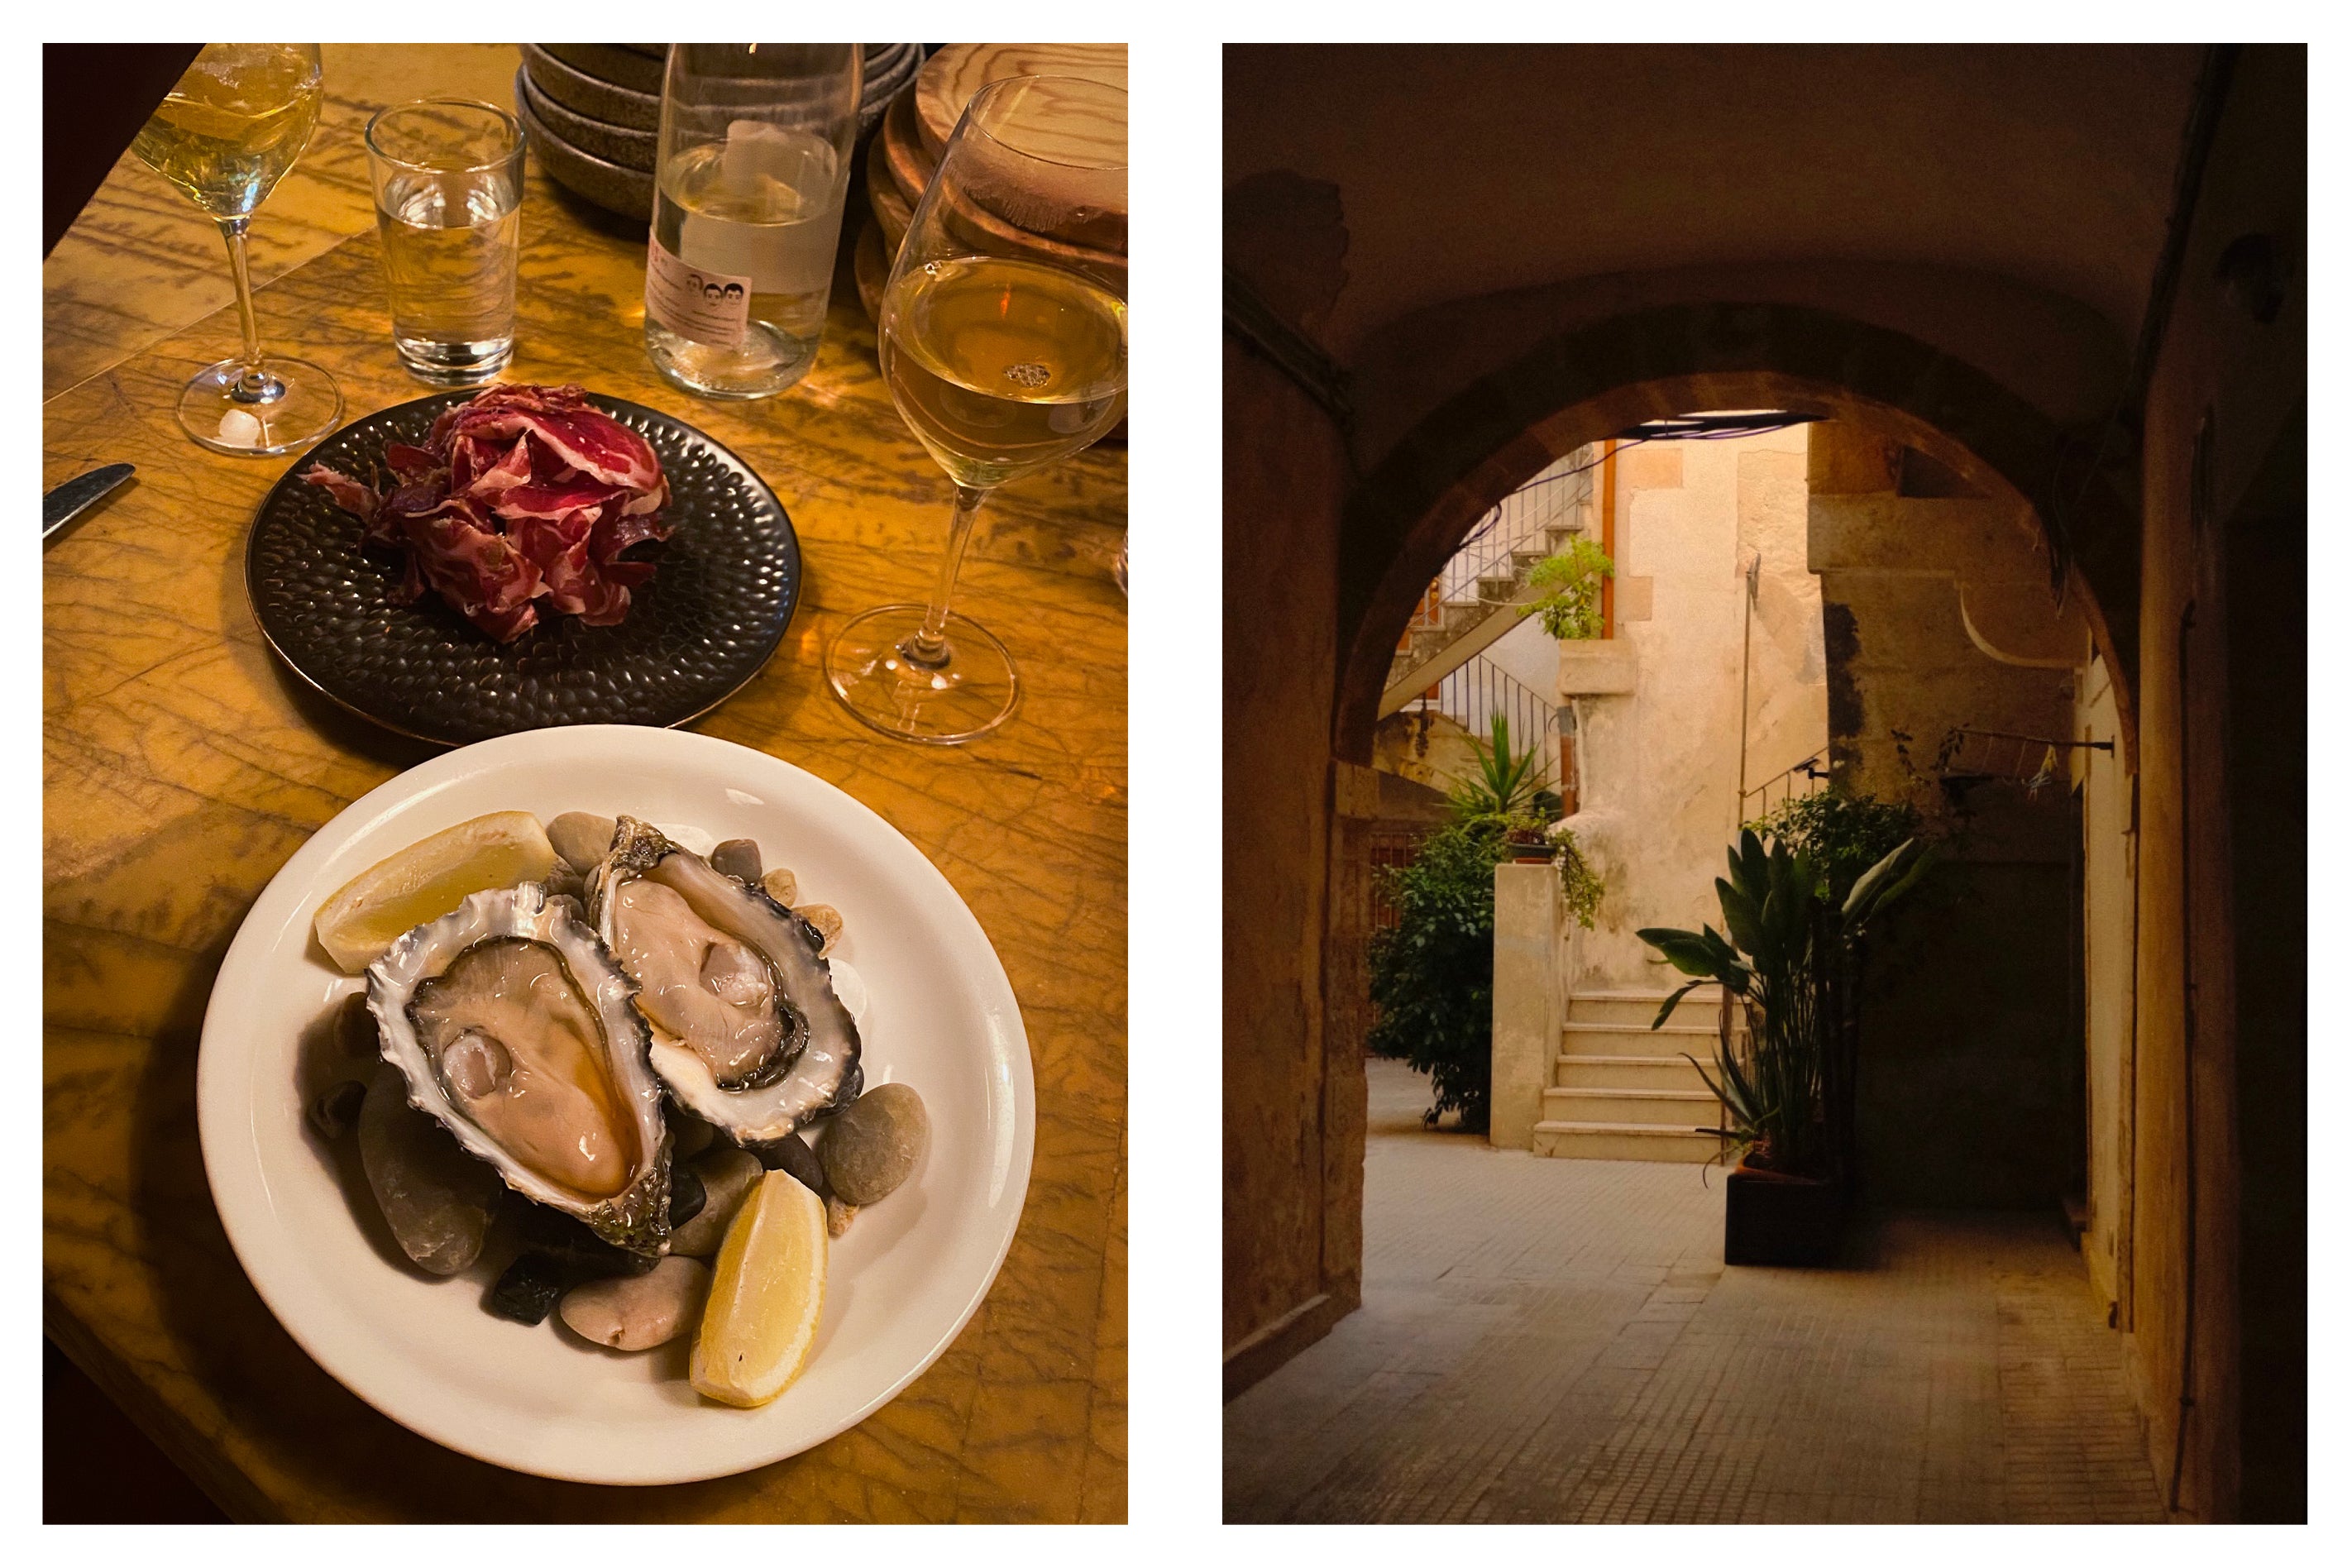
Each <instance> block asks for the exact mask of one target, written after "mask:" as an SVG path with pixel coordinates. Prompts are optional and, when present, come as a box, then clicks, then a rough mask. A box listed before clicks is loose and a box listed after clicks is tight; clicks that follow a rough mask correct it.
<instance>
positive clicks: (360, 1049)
mask: <svg viewBox="0 0 2352 1568" xmlns="http://www.w3.org/2000/svg"><path fill="white" fill-rule="evenodd" d="M335 1044H337V1045H338V1046H341V1047H342V1049H343V1054H344V1055H345V1056H351V1057H373V1056H378V1055H381V1054H382V1053H383V1037H381V1036H380V1035H379V1034H378V1033H377V1032H376V1026H375V1015H374V1014H373V1013H371V1012H369V1011H368V1005H367V992H366V991H365V990H364V989H362V990H359V991H354V992H352V994H350V995H348V996H346V997H344V998H343V1005H342V1006H341V1008H339V1009H338V1010H337V1011H336V1013H335Z"/></svg>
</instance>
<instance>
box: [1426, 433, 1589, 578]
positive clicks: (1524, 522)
mask: <svg viewBox="0 0 2352 1568" xmlns="http://www.w3.org/2000/svg"><path fill="white" fill-rule="evenodd" d="M1597 456H1598V454H1597V453H1596V452H1595V450H1594V449H1593V448H1592V447H1578V448H1577V449H1576V450H1575V451H1573V452H1570V454H1569V455H1568V456H1567V457H1565V458H1561V459H1560V460H1559V462H1557V463H1554V464H1553V465H1552V466H1551V467H1550V468H1546V469H1545V470H1544V471H1543V472H1542V473H1540V474H1538V475H1537V476H1536V477H1535V478H1534V479H1529V480H1528V482H1527V483H1526V484H1523V485H1521V486H1520V487H1519V488H1518V489H1515V490H1513V491H1512V492H1511V493H1510V494H1509V495H1507V496H1505V497H1504V498H1503V499H1502V500H1499V501H1496V503H1495V505H1494V506H1493V507H1492V508H1491V509H1489V510H1488V511H1487V513H1486V516H1485V517H1483V518H1480V519H1479V520H1478V526H1477V527H1475V528H1474V529H1472V530H1471V531H1470V532H1469V534H1468V535H1467V536H1466V537H1465V539H1464V540H1463V542H1462V545H1461V548H1459V549H1458V550H1456V551H1454V555H1453V558H1452V559H1451V560H1449V561H1447V562H1446V563H1445V569H1444V571H1443V572H1441V573H1439V574H1438V578H1437V588H1438V597H1440V598H1441V599H1475V598H1476V597H1477V596H1478V579H1480V578H1481V577H1508V576H1513V575H1515V572H1514V570H1513V564H1512V562H1511V556H1512V555H1513V554H1514V553H1515V552H1518V551H1522V550H1546V549H1548V548H1549V545H1548V544H1547V542H1546V541H1545V539H1544V531H1545V530H1547V529H1553V528H1565V529H1571V530H1574V531H1578V532H1582V531H1585V527H1586V521H1587V519H1589V518H1590V517H1591V507H1592V469H1593V462H1594V459H1595V458H1597Z"/></svg>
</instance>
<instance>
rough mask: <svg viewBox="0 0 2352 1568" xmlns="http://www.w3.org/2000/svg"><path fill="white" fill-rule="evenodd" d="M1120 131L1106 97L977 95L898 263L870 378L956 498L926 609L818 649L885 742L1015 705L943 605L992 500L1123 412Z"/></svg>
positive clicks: (857, 623) (979, 630)
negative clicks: (879, 383) (878, 363)
mask: <svg viewBox="0 0 2352 1568" xmlns="http://www.w3.org/2000/svg"><path fill="white" fill-rule="evenodd" d="M1126 126H1127V95H1126V94H1125V93H1123V92H1121V91H1119V90H1118V89H1117V88H1112V87H1105V86H1102V85H1100V84H1098V83H1095V82H1090V81H1083V80H1079V79H1072V78H1057V77H1019V78H1014V79H1011V80H1007V81H998V82H992V83H991V84H989V85H988V86H987V87H985V88H983V89H981V90H980V91H979V92H978V93H976V94H974V95H973V97H972V100H971V103H970V104H969V105H967V106H966V107H965V110H964V113H963V118H962V120H961V121H960V122H959V123H958V124H957V126H956V131H955V135H954V136H953V137H952V138H951V139H950V141H949V142H948V147H947V152H946V153H945V154H944V155H943V156H942V157H941V159H940V168H939V172H938V173H937V174H934V175H933V176H932V179H931V184H930V187H929V190H927V191H925V192H924V194H923V200H922V203H921V205H919V206H918V207H917V208H916V211H915V216H914V221H913V223H912V224H911V225H910V226H909V227H908V231H907V238H906V240H905V242H904V243H903V244H902V245H901V246H900V247H899V250H898V261H897V264H896V265H895V266H894V267H893V268H892V269H891V273H890V280H889V282H888V284H887V286H886V287H885V289H884V290H883V296H882V321H881V328H880V334H879V335H880V344H881V356H882V379H883V382H884V384H886V385H887V386H888V387H889V389H890V397H891V400H892V401H893V402H894V403H896V404H897V405H898V413H899V416H901V417H902V418H904V419H905V420H906V421H907V424H908V428H910V429H911V430H913V431H914V433H915V436H916V437H917V439H919V440H920V441H921V442H922V444H923V447H924V449H925V450H927V451H928V452H929V453H930V455H931V457H932V458H933V459H934V460H936V461H937V462H938V463H939V465H940V468H944V469H946V470H947V474H948V477H949V478H950V479H952V480H954V481H955V488H956V491H955V508H954V511H953V513H952V516H951V517H950V522H949V529H948V548H947V555H946V559H945V560H944V561H943V562H942V563H940V576H939V584H938V586H937V588H936V589H935V590H934V591H933V593H932V595H931V600H930V603H929V604H928V605H883V606H881V607H880V608H879V609H874V610H868V611H866V613H865V614H864V615H861V616H857V617H856V619H854V620H852V621H850V622H849V623H848V624H847V625H846V626H843V627H842V629H841V631H840V632H839V633H838V634H836V635H835V638H834V641H833V644H832V646H831V647H829V648H828V649H827V650H826V654H825V679H826V682H827V684H829V685H830V686H831V687H832V689H833V691H834V694H835V696H836V697H838V698H840V700H842V702H843V703H844V704H845V706H846V707H847V708H848V709H849V710H850V711H851V712H852V713H853V714H855V715H856V717H857V718H858V719H860V720H861V721H864V722H866V723H867V724H870V725H872V726H873V727H874V728H875V729H877V730H880V731H883V732H885V733H886V734H891V735H896V736H898V737H900V738H902V739H905V740H910V741H923V742H930V743H933V744H940V745H950V744H954V743H956V742H963V741H969V740H972V739H974V738H976V737H978V736H981V735H984V734H987V733H988V732H990V731H992V730H994V729H995V728H996V727H997V726H998V725H1000V724H1002V723H1003V722H1004V721H1005V720H1006V719H1007V718H1009V717H1011V716H1012V713H1013V709H1014V707H1015V706H1016V705H1017V704H1018V702H1019V700H1020V682H1021V677H1020V670H1019V668H1018V667H1016V666H1015V665H1014V664H1013V658H1012V656H1011V655H1010V654H1008V653H1007V652H1006V651H1005V649H1004V645H1003V644H1002V643H1001V642H999V641H998V640H997V639H996V638H995V637H993V636H992V635H991V634H990V633H989V632H988V631H987V630H986V629H985V628H983V627H982V626H980V625H978V624H977V623H976V622H974V621H972V620H971V619H969V618H968V617H966V616H960V615H956V614H954V613H952V612H951V611H950V609H949V608H948V603H949V600H950V597H951V596H952V595H953V593H954V590H955V580H956V574H957V572H958V570H959V568H960V567H961V564H962V561H963V552H964V548H965V546H966V545H967V544H968V543H969V542H970V541H971V528H972V522H973V520H974V519H975V517H976V516H977V515H978V513H979V510H980V507H981V504H982V502H983V501H985V500H987V499H988V495H989V492H990V491H992V489H995V488H996V487H997V486H998V485H1001V484H1003V483H1004V482H1005V481H1006V480H1008V479H1018V478H1019V477H1021V476H1022V475H1024V474H1027V473H1032V472H1034V471H1035V470H1037V469H1039V468H1045V467H1047V466H1049V465H1051V464H1054V463H1057V462H1060V461H1061V460H1062V459H1063V458H1067V457H1069V456H1071V455H1072V454H1073V453H1076V452H1077V451H1079V450H1081V449H1083V448H1084V447H1087V446H1089V445H1091V444H1092V443H1093V442H1094V441H1095V440H1096V439H1097V438H1098V437H1100V436H1102V434H1103V433H1104V432H1105V431H1107V430H1108V429H1110V428H1111V427H1112V426H1115V425H1117V424H1118V420H1119V416H1120V415H1121V414H1122V413H1124V412H1125V410H1126V406H1127V302H1126V298H1125V295H1126V278H1127V268H1126V220H1127V170H1126V167H1125V160H1124V153H1123V151H1120V152H1116V153H1108V152H1106V151H1105V150H1104V148H1105V144H1106V143H1108V146H1109V147H1111V148H1115V149H1123V148H1124V146H1125V142H1126ZM1073 132H1080V133H1079V134H1074V133H1073ZM1016 215H1017V220H1018V221H1017V223H1016V222H1015V216H1016ZM1074 236H1075V237H1074Z"/></svg>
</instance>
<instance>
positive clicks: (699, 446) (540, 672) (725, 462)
mask: <svg viewBox="0 0 2352 1568" xmlns="http://www.w3.org/2000/svg"><path fill="white" fill-rule="evenodd" d="M474 395H475V394H474V393H472V392H451V393H443V394H441V395H438V396H435V397H424V398H419V399H418V400H417V401H415V402H414V403H404V404H401V405H398V406H396V407H392V408H387V409H384V410H383V412H382V413H379V414H373V415H370V416H368V417H367V418H365V419H362V420H360V421H358V422H357V423H355V424H352V425H347V426H344V427H343V428H342V429H341V430H338V431H336V432H335V433H334V434H333V435H332V436H330V437H327V439H325V440H324V441H321V442H320V443H319V445H318V446H317V447H313V448H312V449H311V450H310V452H308V453H306V454H305V455H304V456H303V457H302V458H301V459H300V460H299V461H298V462H297V463H295V465H294V466H293V467H292V468H289V469H288V470H287V471H286V474H285V477H284V478H282V479H279V480H278V483H277V485H276V486H275V487H274V488H273V489H271V490H270V492H269V494H268V495H267V496H265V497H264V498H263V499H262V502H261V510H259V511H258V512H257V513H256V514H255V515H254V520H253V531H252V533H251V534H250V535H248V536H247V540H246V547H245V585H246V591H247V594H248V595H251V597H252V600H253V617H254V619H255V620H256V621H257V622H259V623H260V626H261V635H262V636H263V637H266V638H268V642H269V646H270V647H273V648H275V649H276V650H277V651H278V657H279V658H283V659H284V660H285V661H286V663H287V664H288V665H289V666H290V667H292V668H293V670H294V672H295V673H296V674H297V675H299V676H300V677H301V678H302V679H304V680H306V681H308V682H309V683H310V685H312V686H314V687H316V688H318V689H319V690H320V691H321V692H324V693H325V694H326V695H327V696H328V697H330V698H332V699H333V700H335V701H337V702H340V703H341V704H342V705H343V706H344V707H346V708H349V709H350V710H352V711H353V712H355V713H358V714H360V715H362V717H365V718H367V719H371V720H373V721H375V722H376V723H379V724H382V725H383V726H385V727H386V728H387V729H392V730H396V731H400V732H401V733H402V734H404V735H410V736H414V737H415V738H416V739H418V740H424V741H435V742H441V743H442V744H445V745H451V746H457V745H464V744H466V743H467V742H473V741H483V740H488V738H489V737H491V736H493V735H506V734H511V733H513V732H514V731H518V730H543V729H546V728H548V727H550V726H551V725H556V724H654V725H660V726H664V727H667V726H669V725H674V724H683V723H685V722H686V721H688V720H689V719H692V718H694V717H696V716H697V715H698V714H702V713H707V712H709V710H711V709H713V708H715V707H717V706H718V705H719V703H721V702H724V701H725V700H727V699H728V698H730V697H731V696H733V695H734V694H735V693H736V692H737V691H739V690H740V689H742V688H743V687H744V685H745V684H746V683H748V682H749V681H750V680H751V678H752V677H753V676H755V675H757V674H759V673H760V668H761V666H762V665H764V664H766V663H767V662H768V658H769V656H770V655H771V654H772V653H774V652H775V650H776V645H777V644H778V643H780V642H782V640H783V636H784V627H785V626H786V625H787V624H788V623H789V622H790V621H791V620H792V618H793V605H794V604H795V603H797V602H798V600H799V598H800V593H801V547H800V539H799V536H798V535H796V534H794V533H793V522H792V519H791V518H789V517H787V516H785V515H784V507H783V503H782V501H780V500H777V499H776V495H775V492H774V491H773V490H771V489H769V488H768V487H767V486H766V485H765V484H764V483H762V482H761V479H760V476H759V475H757V474H755V473H753V472H752V471H751V465H749V464H748V463H746V462H744V461H743V459H742V458H739V457H737V456H736V455H735V454H734V453H732V452H730V451H729V450H728V449H727V448H726V447H722V446H720V445H719V443H718V442H716V441H713V440H712V439H711V438H710V437H708V436H705V435H704V434H702V433H701V432H700V431H698V430H697V429H695V428H694V427H693V426H689V425H685V424H682V423H680V422H679V421H677V420H676V419H673V418H671V417H670V416H668V415H667V414H663V413H660V412H658V411H657V410H655V409H651V408H646V407H644V406H642V405H638V404H635V403H624V402H622V401H621V400H620V399H619V398H615V397H600V396H597V395H594V394H591V395H590V401H591V402H593V403H594V404H595V405H596V406H597V407H599V408H601V409H603V410H604V412H605V413H607V414H609V415H611V416H613V417H614V418H615V419H617V420H619V421H620V422H621V423H622V424H624V425H625V426H628V427H629V428H630V429H632V430H635V432H637V434H639V435H640V436H643V437H645V438H646V440H647V441H650V442H651V443H653V448H654V451H655V452H656V454H657V455H658V456H659V457H660V458H661V465H662V472H663V473H664V474H666V475H667V476H668V478H669V492H670V500H669V510H668V513H667V515H668V518H669V521H670V523H671V525H672V527H673V528H674V529H675V530H676V531H675V532H674V533H673V534H672V535H671V537H670V540H669V542H668V543H667V544H665V545H660V546H657V547H656V549H657V550H658V554H656V556H655V557H654V558H655V559H656V560H658V561H659V562H660V563H661V564H660V569H659V570H658V571H656V573H655V574H654V579H653V581H652V582H650V583H648V584H646V585H645V586H644V587H642V588H636V589H632V590H631V593H630V598H631V603H630V605H629V615H628V618H627V619H626V620H625V621H623V622H622V623H621V624H620V625H619V626H582V625H581V624H580V622H579V620H578V618H577V617H575V616H562V615H553V614H550V613H548V612H547V610H546V606H545V605H541V614H542V616H543V617H544V618H543V619H542V620H541V622H540V624H539V625H538V626H534V627H532V628H531V629H530V631H527V632H525V633H524V634H523V635H522V636H521V637H517V638H516V639H515V640H514V641H512V642H510V643H499V642H497V641H494V640H492V638H491V637H489V636H488V634H487V633H485V632H482V631H480V630H478V629H477V628H476V627H475V626H474V625H473V624H472V623H471V622H469V621H467V619H466V617H465V616H461V615H459V614H458V613H457V611H456V610H453V609H451V608H450V607H449V606H448V605H446V604H445V603H443V602H442V600H441V598H440V596H439V595H436V594H434V593H432V592H430V591H428V592H427V593H426V594H425V596H424V597H423V598H421V599H419V600H417V601H416V602H415V604H413V605H395V604H394V603H393V602H392V591H393V590H394V588H395V587H397V586H398V585H399V584H400V581H401V575H402V568H401V563H400V561H399V559H398V557H397V556H396V555H394V553H393V552H390V551H387V550H363V549H362V547H361V543H360V539H361V533H362V525H361V523H360V520H359V519H358V518H356V517H353V516H352V514H351V513H350V512H347V511H345V510H343V509H342V508H341V507H339V506H337V505H336V504H335V503H334V501H333V500H331V498H330V497H329V496H328V494H327V492H326V491H325V490H323V489H320V488H319V487H318V486H316V485H308V484H304V483H303V482H302V481H301V479H299V478H298V477H297V476H298V475H299V474H300V473H301V472H302V471H303V470H305V469H307V468H310V465H311V464H312V463H313V462H320V463H325V464H327V465H328V466H329V467H331V468H340V469H341V470H342V471H343V472H345V473H348V474H353V475H357V476H359V477H361V478H362V479H365V478H368V477H370V476H371V475H372V474H373V472H374V471H375V469H376V468H378V467H380V466H381V464H382V462H383V448H384V445H385V443H387V442H390V441H408V442H413V443H417V444H420V445H421V444H422V443H423V442H424V440H425V435H426V432H427V431H429V430H430V429H431V428H432V425H433V421H434V418H435V417H436V416H437V415H439V414H440V412H441V411H442V410H443V409H445V408H446V407H448V406H449V405H451V404H453V403H463V402H465V401H466V400H467V399H468V398H470V397H472V396H474Z"/></svg>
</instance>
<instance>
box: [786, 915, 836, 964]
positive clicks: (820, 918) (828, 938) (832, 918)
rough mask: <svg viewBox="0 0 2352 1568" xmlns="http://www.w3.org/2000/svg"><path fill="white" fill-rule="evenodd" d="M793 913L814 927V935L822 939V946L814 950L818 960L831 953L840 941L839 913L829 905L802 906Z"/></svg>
mask: <svg viewBox="0 0 2352 1568" xmlns="http://www.w3.org/2000/svg"><path fill="white" fill-rule="evenodd" d="M793 913H794V914H796V915H798V916H800V917H801V919H803V920H804V921H808V923H809V924H811V925H813V926H814V927H816V934H817V935H819V936H821V937H823V938H824V946H823V947H820V948H818V949H817V950H816V952H817V956H818V957H819V958H823V957H824V955H825V954H826V953H829V952H832V951H833V950H834V946H835V943H837V942H840V941H841V911H840V910H836V909H835V908H834V907H833V906H832V905H831V904H803V905H801V906H800V907H799V908H798V909H796V910H793Z"/></svg>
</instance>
